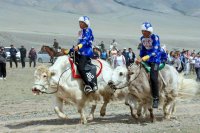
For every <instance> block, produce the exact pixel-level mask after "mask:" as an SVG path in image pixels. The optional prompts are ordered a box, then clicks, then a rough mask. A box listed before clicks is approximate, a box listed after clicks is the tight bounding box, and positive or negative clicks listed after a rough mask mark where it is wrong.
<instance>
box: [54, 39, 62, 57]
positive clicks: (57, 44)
mask: <svg viewBox="0 0 200 133" xmlns="http://www.w3.org/2000/svg"><path fill="white" fill-rule="evenodd" d="M53 48H54V51H55V52H56V55H57V53H58V52H60V51H59V49H60V47H59V43H58V42H57V40H56V39H54V42H53Z"/></svg>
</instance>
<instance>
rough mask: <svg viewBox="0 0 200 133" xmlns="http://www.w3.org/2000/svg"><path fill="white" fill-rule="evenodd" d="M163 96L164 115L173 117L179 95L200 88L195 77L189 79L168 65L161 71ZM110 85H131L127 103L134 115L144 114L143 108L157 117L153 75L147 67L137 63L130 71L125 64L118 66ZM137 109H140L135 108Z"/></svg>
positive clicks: (190, 93)
mask: <svg viewBox="0 0 200 133" xmlns="http://www.w3.org/2000/svg"><path fill="white" fill-rule="evenodd" d="M158 81H159V99H160V105H159V106H160V107H163V112H164V117H165V118H166V119H170V118H171V116H172V114H173V113H174V111H175V103H176V100H177V97H179V96H180V95H181V94H184V95H186V94H187V95H189V96H193V95H194V94H195V93H196V91H197V88H198V84H197V83H196V81H195V80H192V79H185V78H184V77H183V76H181V75H179V74H178V72H177V71H176V69H175V68H174V67H173V66H169V65H166V66H165V68H164V69H162V70H161V71H160V72H159V78H158ZM110 85H112V86H115V88H118V89H120V88H123V87H126V86H128V87H129V93H128V95H127V96H126V100H125V104H126V105H128V106H129V107H130V110H131V115H132V117H133V118H136V119H137V118H138V117H139V116H141V114H142V110H143V111H144V112H145V113H146V111H147V110H149V112H150V118H151V121H152V122H153V121H154V120H155V117H154V114H153V108H152V95H151V83H150V82H149V75H148V73H147V71H146V70H145V68H144V67H143V66H142V65H141V64H140V65H139V66H138V65H136V64H133V65H132V66H131V67H130V68H129V71H128V69H127V68H125V67H117V68H116V69H115V70H114V71H113V76H112V81H111V82H110ZM135 109H136V111H135Z"/></svg>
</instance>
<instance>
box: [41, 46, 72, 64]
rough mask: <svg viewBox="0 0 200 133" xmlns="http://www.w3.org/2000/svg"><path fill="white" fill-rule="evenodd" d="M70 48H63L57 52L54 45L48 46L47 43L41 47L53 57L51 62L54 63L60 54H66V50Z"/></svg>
mask: <svg viewBox="0 0 200 133" xmlns="http://www.w3.org/2000/svg"><path fill="white" fill-rule="evenodd" d="M67 50H68V49H64V48H61V49H60V52H57V51H55V49H54V48H52V47H49V46H46V45H43V46H42V47H41V51H45V52H47V53H48V54H49V56H50V57H51V59H50V62H51V63H52V64H53V63H54V62H55V59H56V58H57V57H58V56H62V55H65V53H66V51H67Z"/></svg>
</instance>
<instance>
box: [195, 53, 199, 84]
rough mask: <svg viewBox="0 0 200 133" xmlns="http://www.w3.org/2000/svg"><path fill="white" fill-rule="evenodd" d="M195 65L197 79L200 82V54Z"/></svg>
mask: <svg viewBox="0 0 200 133" xmlns="http://www.w3.org/2000/svg"><path fill="white" fill-rule="evenodd" d="M194 67H195V71H196V75H197V81H198V82H200V54H197V57H196V59H195V66H194Z"/></svg>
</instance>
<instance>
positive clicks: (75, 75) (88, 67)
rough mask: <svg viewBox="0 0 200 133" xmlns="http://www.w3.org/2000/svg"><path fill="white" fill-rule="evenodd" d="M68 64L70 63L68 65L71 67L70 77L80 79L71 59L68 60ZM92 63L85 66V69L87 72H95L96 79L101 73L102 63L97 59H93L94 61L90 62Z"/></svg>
mask: <svg viewBox="0 0 200 133" xmlns="http://www.w3.org/2000/svg"><path fill="white" fill-rule="evenodd" d="M69 62H70V65H71V71H72V77H73V78H77V79H80V78H81V76H80V74H79V72H78V69H77V66H76V65H75V63H74V61H73V59H72V58H69ZM92 63H93V64H87V65H86V68H85V69H86V70H87V71H93V70H95V74H96V77H98V76H99V75H100V74H101V72H102V67H103V65H102V62H101V61H100V60H98V59H95V60H92Z"/></svg>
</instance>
